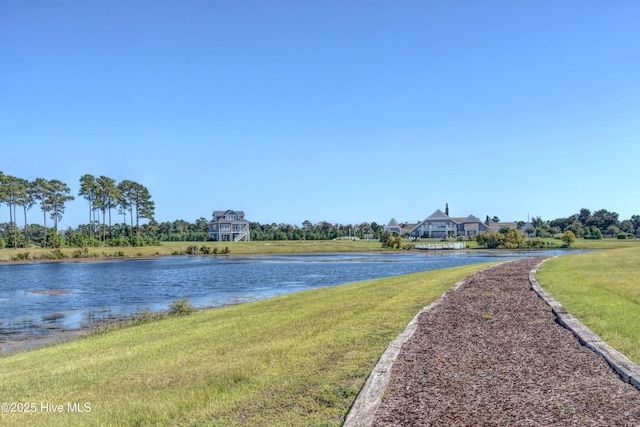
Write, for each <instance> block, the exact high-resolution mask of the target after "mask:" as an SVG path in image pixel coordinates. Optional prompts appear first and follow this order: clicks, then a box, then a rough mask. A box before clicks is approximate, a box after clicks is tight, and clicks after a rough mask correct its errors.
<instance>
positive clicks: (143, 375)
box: [0, 264, 486, 426]
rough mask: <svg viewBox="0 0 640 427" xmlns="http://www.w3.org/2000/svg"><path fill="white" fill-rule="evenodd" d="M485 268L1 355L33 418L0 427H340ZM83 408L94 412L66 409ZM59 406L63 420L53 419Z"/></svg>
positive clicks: (4, 383) (317, 294) (0, 382)
mask: <svg viewBox="0 0 640 427" xmlns="http://www.w3.org/2000/svg"><path fill="white" fill-rule="evenodd" d="M483 267H486V264H483V265H474V266H467V267H458V268H452V269H444V270H437V271H431V272H425V273H417V274H411V275H404V276H398V277H392V278H386V279H379V280H372V281H366V282H358V283H354V284H348V285H342V286H337V287H332V288H325V289H318V290H310V291H305V292H300V293H296V294H291V295H285V296H280V297H276V298H271V299H267V300H261V301H256V302H251V303H246V304H240V305H235V306H228V307H224V308H219V309H211V310H205V311H201V312H198V313H195V314H192V315H189V316H186V317H180V318H170V319H165V320H160V321H156V322H152V323H147V324H143V325H138V326H129V327H125V328H122V329H119V330H115V331H111V332H106V333H99V334H96V335H93V336H89V337H87V338H82V339H78V340H75V341H71V342H68V343H64V344H59V345H57V346H53V347H49V348H43V349H39V350H34V351H30V352H25V353H19V354H15V355H11V356H7V357H3V358H0V396H1V397H2V399H0V400H2V401H3V402H15V403H22V404H25V403H26V404H30V403H34V406H33V408H35V409H36V413H30V414H19V413H2V414H0V424H2V425H20V426H23V425H43V426H56V425H58V426H68V425H75V426H78V425H91V426H94V425H105V426H106V425H108V426H118V425H119V426H135V425H220V426H230V425H231V426H233V425H252V426H253V425H264V426H267V425H268V426H278V425H282V426H302V425H304V426H311V425H316V426H329V425H341V423H342V422H343V419H344V417H345V416H346V414H347V412H348V410H349V407H350V405H351V404H352V403H353V401H354V399H355V397H356V395H357V393H358V392H359V390H360V388H361V387H362V385H363V384H364V382H365V380H366V378H367V376H368V375H369V373H370V371H371V369H372V368H373V366H374V365H375V363H376V362H377V359H378V358H379V357H380V355H381V354H382V352H383V351H384V349H385V348H386V347H387V345H388V344H389V343H390V342H391V341H392V340H393V339H394V338H395V337H396V336H397V335H398V333H399V332H400V331H401V330H402V329H403V328H404V327H405V326H406V325H407V324H408V322H409V321H410V320H411V319H412V318H413V316H414V315H415V314H416V313H417V312H418V311H419V310H420V309H422V308H423V307H424V306H426V305H427V304H429V303H430V302H431V301H433V300H434V299H436V298H437V297H439V296H440V295H441V294H442V293H443V292H444V291H446V290H447V289H448V288H449V287H451V286H452V285H453V284H455V283H456V282H458V281H459V280H461V279H462V278H464V277H466V276H467V275H469V274H471V273H473V272H474V271H476V270H478V269H480V268H483ZM85 402H86V403H88V404H89V405H90V410H91V411H90V412H88V413H87V412H85V413H70V412H69V407H68V404H71V405H73V404H74V403H77V404H79V407H81V408H84V406H82V405H83V404H84V403H85ZM43 405H44V406H43ZM56 405H63V412H62V413H58V412H56V413H52V412H47V411H46V409H47V408H56ZM43 409H45V410H44V411H43Z"/></svg>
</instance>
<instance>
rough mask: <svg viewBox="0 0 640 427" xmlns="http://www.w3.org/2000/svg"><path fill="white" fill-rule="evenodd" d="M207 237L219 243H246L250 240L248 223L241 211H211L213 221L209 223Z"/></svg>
mask: <svg viewBox="0 0 640 427" xmlns="http://www.w3.org/2000/svg"><path fill="white" fill-rule="evenodd" d="M209 237H210V238H211V239H212V240H215V241H221V242H238V241H241V240H244V241H246V242H248V241H250V240H251V235H250V232H249V221H247V220H246V219H244V212H243V211H233V210H227V211H213V219H212V220H211V221H209Z"/></svg>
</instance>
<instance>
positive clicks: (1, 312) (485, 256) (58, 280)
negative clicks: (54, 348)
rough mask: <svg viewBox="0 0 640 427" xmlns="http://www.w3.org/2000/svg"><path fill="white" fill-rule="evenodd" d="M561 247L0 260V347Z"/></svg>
mask: <svg viewBox="0 0 640 427" xmlns="http://www.w3.org/2000/svg"><path fill="white" fill-rule="evenodd" d="M561 253H564V252H562V251H546V252H529V253H528V252H519V253H507V252H504V253H499V254H496V253H487V252H472V253H467V252H448V251H447V252H444V251H443V252H439V253H434V252H430V253H427V252H421V253H392V254H308V255H306V254H305V255H300V254H295V255H264V256H245V257H166V258H156V259H131V260H117V261H100V262H50V263H28V264H7V265H0V351H9V350H14V349H16V348H20V347H24V343H25V342H33V341H34V340H36V341H37V339H38V338H51V337H55V336H56V335H60V334H62V333H63V332H64V331H69V330H77V329H80V328H84V327H87V326H92V325H96V324H100V323H102V322H105V321H108V320H111V319H119V318H122V317H126V316H130V315H133V314H135V313H138V312H140V311H142V310H144V309H149V310H151V311H156V310H165V309H167V308H168V306H169V305H170V304H171V302H172V301H173V300H175V299H178V298H189V299H190V300H191V302H192V303H193V305H194V306H196V307H198V308H203V307H215V306H222V305H227V304H235V303H240V302H247V301H252V300H256V299H261V298H268V297H271V296H275V295H280V294H287V293H293V292H297V291H302V290H306V289H312V288H320V287H327V286H335V285H340V284H344V283H350V282H356V281H362V280H369V279H375V278H382V277H389V276H395V275H400V274H407V273H415V272H420V271H427V270H435V269H440V268H446V267H453V266H461V265H468V264H474V263H480V262H486V261H498V260H505V259H513V258H519V257H525V256H540V255H556V254H561Z"/></svg>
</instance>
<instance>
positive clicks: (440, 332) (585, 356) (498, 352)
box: [373, 258, 640, 427]
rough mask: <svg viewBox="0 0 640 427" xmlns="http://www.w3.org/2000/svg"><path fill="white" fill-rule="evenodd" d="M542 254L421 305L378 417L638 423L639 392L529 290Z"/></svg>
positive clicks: (388, 421) (426, 422)
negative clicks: (429, 304) (531, 275)
mask: <svg viewBox="0 0 640 427" xmlns="http://www.w3.org/2000/svg"><path fill="white" fill-rule="evenodd" d="M540 261H541V258H535V259H524V260H518V261H513V262H509V263H504V264H501V265H498V266H496V267H493V268H489V269H487V270H484V271H482V272H479V273H477V274H475V275H472V276H470V277H469V278H467V279H466V281H465V283H464V284H463V285H462V286H461V287H460V288H458V290H457V291H455V292H451V293H449V294H448V295H447V296H446V298H444V299H443V300H442V302H441V303H440V304H438V305H437V306H435V307H434V308H433V309H432V310H430V311H427V312H425V313H423V314H422V315H421V316H420V317H419V320H418V326H417V329H416V331H415V332H414V334H413V336H412V337H411V338H410V339H409V341H408V342H406V343H405V345H404V346H403V347H402V350H401V351H400V354H399V356H398V358H397V360H396V362H395V364H394V365H393V368H392V370H391V378H390V381H389V385H388V388H387V390H386V391H385V394H384V397H383V399H382V403H381V405H380V406H379V408H378V410H377V412H376V415H375V418H374V421H373V425H375V426H545V427H546V426H568V425H569V426H573V425H575V426H578V425H579V426H640V392H639V391H638V390H637V389H636V388H634V387H633V386H631V385H630V384H627V383H625V382H623V381H622V380H621V379H620V377H618V375H617V374H616V373H614V372H613V370H612V369H611V368H610V367H609V366H608V365H607V363H606V362H605V361H604V360H603V359H602V358H601V357H599V356H598V355H596V354H595V353H593V352H592V351H591V350H589V349H587V348H586V347H584V346H582V345H581V344H580V343H579V342H578V340H577V339H576V338H575V337H574V336H573V334H572V333H571V332H570V331H568V330H566V329H565V328H563V327H562V326H560V325H558V324H557V323H556V322H555V319H554V316H553V314H552V313H551V310H550V308H549V307H548V306H547V305H546V304H545V303H544V302H543V301H542V300H541V299H539V298H538V297H537V295H536V294H535V293H534V292H533V291H532V290H531V289H530V284H529V281H528V275H529V272H530V271H531V270H532V269H533V268H534V267H535V266H536V265H537V264H538V263H539V262H540Z"/></svg>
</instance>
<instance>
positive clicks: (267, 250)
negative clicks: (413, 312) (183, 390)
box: [0, 239, 640, 265]
mask: <svg viewBox="0 0 640 427" xmlns="http://www.w3.org/2000/svg"><path fill="white" fill-rule="evenodd" d="M544 240H545V241H548V242H549V243H550V245H551V246H555V247H560V246H562V242H561V241H560V240H558V239H544ZM426 242H429V241H426V240H422V243H426ZM431 242H434V243H438V242H439V241H437V240H433V241H431ZM405 243H412V242H410V241H408V240H407V241H405ZM465 244H466V245H467V250H483V251H485V250H489V249H482V248H479V247H478V245H477V244H476V242H475V241H466V242H465ZM193 246H197V247H198V248H202V247H205V248H208V252H209V253H213V252H214V249H216V252H218V255H205V256H222V255H223V254H222V252H223V251H224V250H225V248H228V250H229V253H228V255H229V256H236V255H260V254H292V253H295V254H303V253H332V252H381V253H385V252H397V251H398V250H393V249H389V248H382V245H381V243H380V242H379V241H377V240H356V241H352V240H313V241H312V240H306V241H305V240H303V241H291V240H287V241H253V242H164V243H163V244H162V245H160V246H140V247H130V246H129V247H127V246H125V247H108V246H98V247H91V248H87V249H86V256H74V253H76V255H77V253H78V252H79V251H80V249H79V248H61V249H59V250H57V251H56V254H55V256H57V258H54V249H50V248H49V249H43V248H39V247H31V248H26V249H23V248H18V249H13V248H4V249H0V265H2V264H9V263H24V262H46V261H100V260H114V259H116V260H117V259H129V258H154V257H161V256H172V255H180V254H187V252H188V249H189V247H193ZM631 247H640V239H634V240H617V239H604V240H584V239H578V240H576V242H575V243H574V244H573V245H572V248H573V249H620V248H631ZM58 251H59V252H58ZM412 251H417V250H416V249H412ZM19 258H23V259H19Z"/></svg>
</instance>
